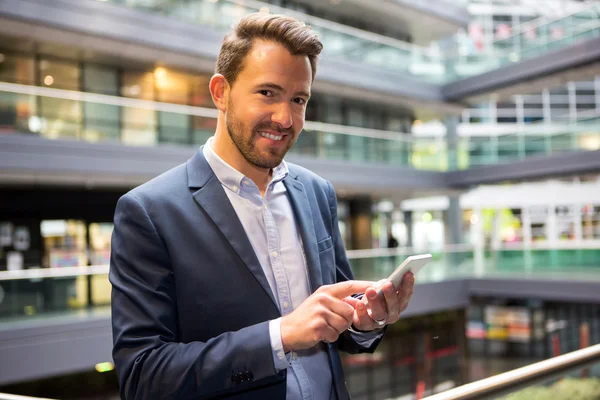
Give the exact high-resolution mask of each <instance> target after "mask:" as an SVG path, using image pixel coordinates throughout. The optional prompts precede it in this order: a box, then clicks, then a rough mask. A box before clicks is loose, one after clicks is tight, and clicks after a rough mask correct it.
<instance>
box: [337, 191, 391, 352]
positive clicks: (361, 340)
mask: <svg viewBox="0 0 600 400" xmlns="http://www.w3.org/2000/svg"><path fill="white" fill-rule="evenodd" d="M327 186H328V189H329V209H330V212H331V220H332V221H331V223H332V226H331V231H332V237H331V239H332V241H333V250H334V253H335V265H336V281H337V282H342V281H346V280H352V279H354V274H353V273H352V267H351V266H350V262H349V261H348V257H347V256H346V248H345V247H344V242H343V241H342V237H341V233H340V227H339V223H338V215H337V198H336V195H335V190H333V186H332V185H331V183H330V182H329V181H328V182H327ZM386 328H387V327H385V328H384V329H380V330H376V331H371V332H359V331H355V330H350V329H348V330H346V331H344V332H343V333H342V334H341V335H340V336H339V338H338V347H339V349H340V350H344V351H345V352H347V353H350V354H356V353H373V352H374V351H375V349H377V346H378V345H379V342H381V339H383V335H384V333H385V331H386Z"/></svg>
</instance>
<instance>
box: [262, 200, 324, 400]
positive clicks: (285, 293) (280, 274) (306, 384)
mask: <svg viewBox="0 0 600 400" xmlns="http://www.w3.org/2000/svg"><path fill="white" fill-rule="evenodd" d="M267 200H268V191H267V194H265V198H264V201H263V206H262V209H263V219H264V221H265V228H266V231H267V248H268V251H269V259H270V260H271V266H272V269H273V276H274V277H275V285H276V287H277V300H278V301H279V308H280V310H281V314H282V315H287V314H289V313H291V312H292V311H293V310H294V307H293V303H292V298H291V293H290V287H289V282H288V278H287V274H286V273H285V268H284V265H283V261H282V258H281V254H280V253H281V249H280V246H279V240H278V236H277V226H276V224H275V218H273V214H272V213H271V210H270V209H269V206H268V201H267ZM291 363H292V371H293V373H294V375H295V376H296V378H297V379H298V384H299V387H300V392H301V394H302V399H303V400H311V399H312V398H313V396H312V388H311V385H310V381H309V379H308V376H307V375H306V372H305V371H304V368H303V367H302V363H301V362H300V360H298V357H297V354H296V352H292V360H291Z"/></svg>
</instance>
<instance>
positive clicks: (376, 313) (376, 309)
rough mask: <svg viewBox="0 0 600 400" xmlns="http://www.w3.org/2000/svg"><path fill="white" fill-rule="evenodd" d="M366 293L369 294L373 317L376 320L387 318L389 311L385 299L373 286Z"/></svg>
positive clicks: (368, 299)
mask: <svg viewBox="0 0 600 400" xmlns="http://www.w3.org/2000/svg"><path fill="white" fill-rule="evenodd" d="M365 294H366V295H367V301H368V302H369V309H370V310H371V318H372V319H374V320H382V319H386V318H387V314H388V312H387V310H386V308H385V301H382V299H380V298H379V295H378V294H377V291H375V289H373V288H369V289H368V290H367V291H366V292H365Z"/></svg>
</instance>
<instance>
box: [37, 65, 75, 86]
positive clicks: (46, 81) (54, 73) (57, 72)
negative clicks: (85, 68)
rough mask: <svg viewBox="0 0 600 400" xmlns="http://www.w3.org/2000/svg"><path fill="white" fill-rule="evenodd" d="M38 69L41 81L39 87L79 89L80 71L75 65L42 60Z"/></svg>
mask: <svg viewBox="0 0 600 400" xmlns="http://www.w3.org/2000/svg"><path fill="white" fill-rule="evenodd" d="M38 68H39V74H40V80H41V82H39V85H42V86H47V87H53V88H59V89H70V90H79V89H81V86H80V83H81V82H80V75H79V73H80V69H79V66H78V65H77V64H75V63H69V62H65V61H57V60H53V59H45V58H42V59H41V60H40V62H39V64H38Z"/></svg>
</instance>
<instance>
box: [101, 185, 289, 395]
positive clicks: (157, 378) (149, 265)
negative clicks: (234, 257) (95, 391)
mask: <svg viewBox="0 0 600 400" xmlns="http://www.w3.org/2000/svg"><path fill="white" fill-rule="evenodd" d="M114 222H115V228H114V232H113V236H112V252H111V261H110V273H109V278H110V282H111V283H112V306H111V307H112V329H113V358H114V361H115V366H116V370H117V374H118V378H119V383H120V388H121V398H123V399H188V398H196V399H197V398H201V399H204V398H208V397H215V396H221V395H225V394H229V393H234V392H238V391H244V390H247V389H250V388H252V387H253V386H258V385H262V384H265V383H267V382H269V381H271V380H272V381H273V382H274V381H276V380H280V379H283V377H285V372H282V373H280V374H277V371H276V370H275V367H274V363H273V356H272V349H271V343H270V337H269V322H268V321H266V322H263V323H259V324H256V325H252V326H248V327H245V328H243V329H241V330H239V331H236V332H226V333H223V334H221V335H219V336H217V337H214V338H212V339H210V340H208V341H207V342H190V343H182V342H181V341H180V339H179V338H180V334H179V327H178V318H177V299H176V296H175V280H174V275H173V270H172V267H171V262H170V257H169V254H168V250H167V247H166V246H165V243H164V242H163V240H162V239H161V237H160V236H159V234H158V232H157V230H156V228H155V225H154V224H153V222H152V221H151V219H150V216H149V215H148V213H147V211H146V209H145V208H144V206H143V205H142V203H141V202H140V201H139V200H138V199H137V198H136V197H135V196H134V195H133V194H131V193H129V194H126V195H125V196H123V197H122V198H121V199H120V200H119V202H118V203H117V207H116V211H115V221H114ZM206 323H210V321H206ZM282 375H283V377H282ZM257 381H258V382H257Z"/></svg>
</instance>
